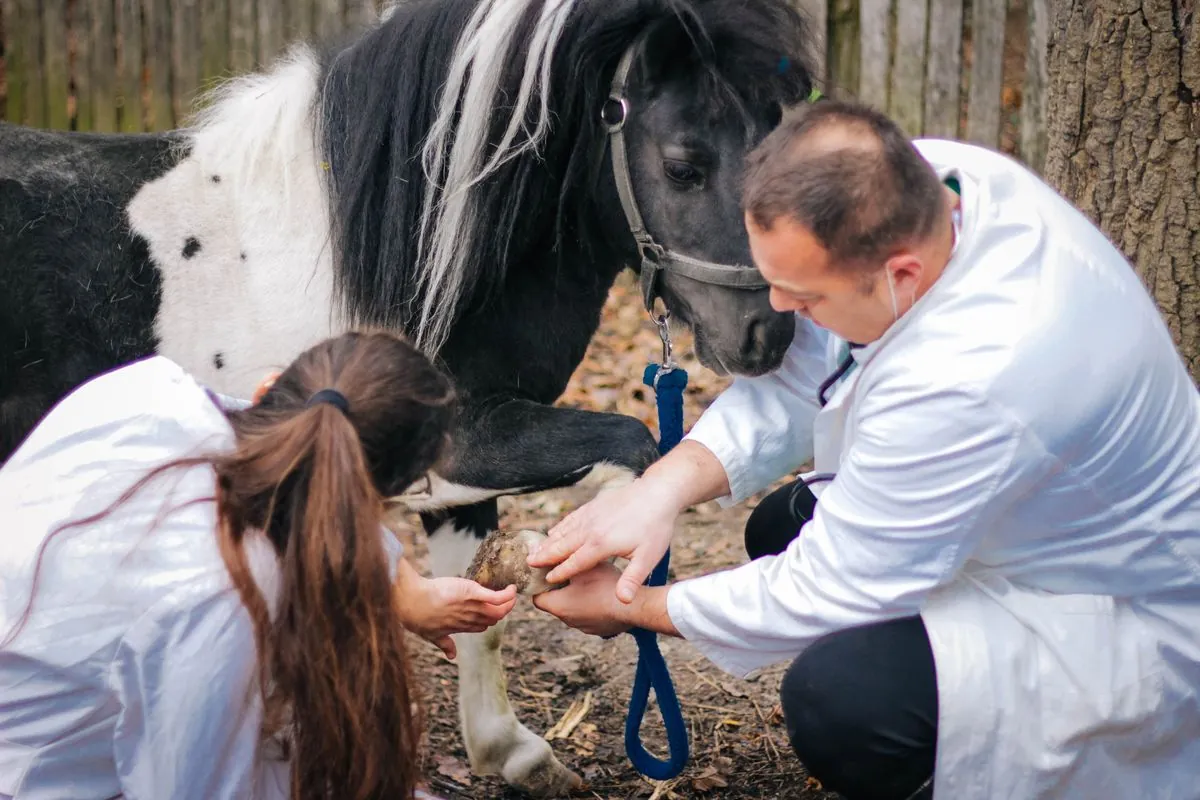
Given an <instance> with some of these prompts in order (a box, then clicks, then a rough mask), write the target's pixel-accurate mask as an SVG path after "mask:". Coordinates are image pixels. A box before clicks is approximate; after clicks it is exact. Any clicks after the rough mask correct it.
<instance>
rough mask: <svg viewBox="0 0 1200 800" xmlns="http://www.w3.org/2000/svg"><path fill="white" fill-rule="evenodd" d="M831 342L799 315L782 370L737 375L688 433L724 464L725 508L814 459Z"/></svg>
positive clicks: (818, 329) (723, 502)
mask: <svg viewBox="0 0 1200 800" xmlns="http://www.w3.org/2000/svg"><path fill="white" fill-rule="evenodd" d="M828 340H829V334H828V332H827V331H825V330H824V329H822V328H820V327H818V326H816V325H814V324H813V323H812V322H810V321H809V320H807V319H804V318H803V317H799V316H797V318H796V334H795V337H794V338H793V340H792V344H791V346H790V347H789V348H788V351H787V353H786V354H785V356H784V359H783V363H782V364H781V365H780V366H779V368H778V369H777V370H775V371H774V372H771V373H768V374H766V375H761V376H758V377H754V378H745V377H739V378H735V379H734V380H733V382H732V383H731V384H730V386H729V387H728V388H727V389H726V390H725V391H724V392H722V393H721V394H720V395H718V396H717V398H716V400H714V401H713V402H712V403H711V404H710V405H709V407H708V408H707V409H706V410H705V412H704V413H703V414H702V415H701V416H700V419H699V420H697V421H696V424H695V425H694V426H693V427H692V429H691V430H690V431H689V432H688V434H687V436H686V437H684V438H685V439H689V440H691V441H694V442H697V443H699V444H701V445H703V446H704V447H705V448H706V449H708V450H709V451H710V452H711V453H712V454H713V455H714V456H716V458H717V460H718V461H720V462H721V466H722V468H724V470H725V476H726V479H727V480H728V481H729V489H730V492H729V494H728V495H726V496H724V497H720V498H718V499H717V501H718V503H719V504H720V505H721V506H723V507H726V508H727V507H729V506H731V505H734V504H736V503H740V502H742V501H743V500H745V499H746V498H747V497H749V496H750V495H752V494H754V493H755V492H757V491H759V490H761V489H762V488H764V487H766V486H767V485H769V484H770V483H771V482H772V481H775V480H777V479H779V478H780V477H782V476H783V475H786V474H787V473H789V472H792V471H795V470H796V469H797V468H799V467H800V465H801V464H803V463H805V462H806V461H808V460H809V459H811V458H812V455H813V420H814V419H815V418H816V415H817V412H818V411H819V410H820V405H819V404H818V402H817V390H818V388H819V387H820V385H821V381H823V380H824V379H825V377H826V371H827V370H826V365H827V359H826V349H827V344H828Z"/></svg>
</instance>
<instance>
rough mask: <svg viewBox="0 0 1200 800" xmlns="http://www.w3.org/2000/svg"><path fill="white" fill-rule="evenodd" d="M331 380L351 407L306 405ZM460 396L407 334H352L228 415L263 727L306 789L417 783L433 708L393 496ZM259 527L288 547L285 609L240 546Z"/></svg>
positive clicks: (233, 552)
mask: <svg viewBox="0 0 1200 800" xmlns="http://www.w3.org/2000/svg"><path fill="white" fill-rule="evenodd" d="M343 340H344V341H343ZM321 389H333V390H335V391H337V392H339V393H340V394H341V395H343V396H344V397H345V398H346V400H347V402H348V409H347V410H346V411H343V410H341V409H340V408H338V407H336V406H335V405H333V404H330V403H317V404H315V405H311V406H308V405H307V400H308V399H309V398H311V397H312V395H313V394H315V393H316V392H317V391H319V390H321ZM451 400H452V394H451V392H450V388H449V384H448V383H447V382H446V381H445V379H444V378H443V377H442V376H441V375H440V374H438V373H437V372H436V371H435V370H434V369H433V368H432V366H430V365H429V364H428V362H426V361H425V360H424V359H423V357H421V356H420V355H419V354H417V353H416V352H415V351H414V350H412V349H411V348H409V346H408V345H407V344H404V343H402V342H400V341H399V340H397V339H395V338H394V337H390V336H389V335H388V334H382V333H372V334H351V335H348V336H347V337H343V339H339V340H336V341H335V342H334V343H332V344H329V345H328V346H326V347H325V348H324V349H318V348H314V350H313V351H310V352H309V353H307V354H305V356H302V357H301V358H300V359H298V360H297V362H296V363H295V364H294V365H293V366H292V367H291V368H289V370H287V371H285V372H284V373H283V374H282V375H281V376H280V377H279V378H278V379H277V380H276V382H275V385H274V386H272V388H271V390H270V391H269V392H268V393H267V395H266V396H265V397H264V398H263V401H262V402H261V404H260V405H258V406H255V407H252V408H251V409H248V410H246V411H244V412H237V413H235V414H234V415H232V416H231V421H232V422H233V425H234V428H235V431H237V433H238V449H237V451H236V452H235V453H233V454H232V455H231V456H230V457H229V458H227V459H224V460H219V461H218V462H217V463H216V464H215V467H216V470H217V474H218V507H219V509H220V516H221V523H220V531H219V535H220V539H221V546H222V552H223V554H224V557H225V560H226V563H227V565H228V567H229V570H230V574H231V575H232V577H233V580H234V584H235V586H237V589H238V591H239V593H240V594H241V596H242V599H243V601H244V602H245V604H246V606H247V608H248V609H249V610H250V613H251V616H252V618H253V619H254V623H255V631H256V639H257V644H258V651H259V654H260V665H261V680H262V688H263V697H264V704H265V709H266V712H267V713H266V729H267V731H266V732H267V733H275V732H278V731H283V732H284V733H286V734H287V738H288V742H289V744H290V756H291V759H292V776H293V797H294V798H300V799H302V800H310V799H315V798H328V797H333V796H336V797H338V798H347V799H348V800H368V799H370V798H407V797H411V796H412V794H413V789H414V788H415V785H416V780H417V762H418V754H417V747H418V741H419V738H420V731H421V720H420V716H419V713H420V712H419V710H418V703H417V702H416V698H415V693H414V692H412V691H410V673H409V659H408V653H407V651H406V648H405V639H404V636H405V634H404V628H403V626H402V625H401V622H400V618H399V616H398V614H397V606H396V600H395V597H394V595H393V587H392V580H391V567H392V566H393V565H391V564H390V563H389V559H388V555H387V550H386V549H385V548H384V543H383V538H382V536H383V528H382V522H383V516H384V508H383V497H384V495H385V494H391V493H395V492H398V491H399V490H400V489H402V488H403V487H405V486H407V485H408V484H409V483H411V482H412V481H413V480H415V479H416V478H417V477H419V476H420V474H421V473H422V472H424V471H425V470H426V469H427V468H428V467H429V466H430V465H431V463H432V462H433V460H434V459H435V458H436V456H437V454H438V453H439V452H440V450H441V447H442V445H443V443H444V441H445V429H446V426H447V425H448V422H449V413H450V404H451ZM255 529H258V530H262V531H265V532H266V534H267V536H268V538H269V539H270V540H271V543H272V544H273V545H274V547H275V549H276V551H277V552H278V553H279V554H280V556H281V561H280V563H281V573H282V586H281V590H280V594H279V598H278V602H279V605H278V609H277V610H276V612H275V614H274V616H273V618H272V617H271V615H269V614H268V611H267V607H266V604H265V602H264V600H263V598H262V596H261V595H260V593H259V590H258V588H257V586H256V584H255V582H254V580H253V579H252V577H251V574H250V570H249V566H248V563H247V557H246V553H245V549H244V547H243V546H242V544H243V542H242V537H243V536H245V535H247V534H248V532H249V531H252V530H255Z"/></svg>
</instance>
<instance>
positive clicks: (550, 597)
mask: <svg viewBox="0 0 1200 800" xmlns="http://www.w3.org/2000/svg"><path fill="white" fill-rule="evenodd" d="M620 578H621V571H620V570H619V569H617V568H616V567H614V566H612V565H611V564H601V565H599V566H597V567H594V568H592V569H590V570H588V571H587V572H581V573H579V574H578V575H576V576H575V577H574V578H572V579H571V583H570V584H568V585H567V586H564V587H563V588H561V589H554V590H552V591H549V592H543V593H542V594H539V595H535V596H534V598H533V604H534V605H535V606H536V607H537V608H539V609H541V610H542V611H545V612H546V613H548V614H553V615H554V616H556V617H558V618H559V619H560V620H562V621H563V622H565V623H566V624H567V625H569V626H570V627H572V628H575V629H576V630H579V631H583V632H584V633H586V634H589V635H591V636H615V635H616V634H618V633H624V632H625V631H627V630H629V629H630V628H631V627H632V625H631V624H630V623H629V622H627V621H626V620H625V614H626V613H627V612H628V610H629V609H628V607H627V606H625V605H624V604H622V603H618V602H617V600H616V597H615V592H614V590H615V589H616V587H617V581H618V580H620Z"/></svg>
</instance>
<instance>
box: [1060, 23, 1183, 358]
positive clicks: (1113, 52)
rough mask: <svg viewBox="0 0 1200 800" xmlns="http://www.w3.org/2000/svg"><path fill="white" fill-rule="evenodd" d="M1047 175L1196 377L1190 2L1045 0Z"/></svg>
mask: <svg viewBox="0 0 1200 800" xmlns="http://www.w3.org/2000/svg"><path fill="white" fill-rule="evenodd" d="M1053 5H1054V9H1053V11H1054V13H1053V15H1052V18H1051V36H1050V50H1049V70H1048V72H1049V75H1050V90H1049V93H1048V94H1049V108H1048V113H1047V121H1048V128H1049V130H1048V138H1049V142H1048V147H1049V151H1048V153H1047V157H1046V165H1045V168H1044V170H1043V172H1044V175H1045V178H1046V180H1047V181H1048V182H1049V183H1050V184H1051V185H1053V186H1054V187H1055V188H1057V189H1058V190H1059V191H1060V192H1061V193H1062V194H1063V195H1064V196H1066V197H1067V198H1068V199H1070V200H1071V201H1072V202H1074V203H1075V204H1076V205H1077V206H1078V207H1079V208H1080V209H1081V210H1082V211H1083V212H1084V213H1085V214H1087V215H1088V216H1089V217H1090V218H1091V219H1092V220H1093V221H1094V222H1096V223H1097V224H1098V225H1099V226H1100V228H1101V229H1102V230H1103V231H1104V232H1105V234H1107V235H1108V237H1109V238H1110V239H1111V240H1112V241H1113V242H1114V243H1115V244H1116V245H1117V246H1118V247H1120V248H1121V250H1122V251H1123V252H1124V253H1125V255H1126V256H1127V257H1128V258H1129V260H1130V261H1131V262H1132V263H1133V264H1134V266H1135V267H1136V269H1137V271H1138V274H1139V276H1140V277H1141V278H1142V281H1143V282H1144V283H1145V284H1146V286H1147V288H1148V289H1149V290H1150V292H1151V293H1152V294H1153V295H1154V298H1155V300H1156V301H1157V303H1158V307H1159V310H1160V311H1161V312H1162V314H1163V317H1164V319H1165V320H1166V322H1167V325H1168V327H1169V328H1170V330H1171V334H1172V336H1173V337H1174V339H1175V344H1176V346H1177V347H1178V348H1179V350H1180V353H1181V355H1182V356H1183V358H1184V360H1185V361H1186V362H1187V365H1188V368H1189V369H1190V371H1191V374H1192V378H1193V380H1196V381H1198V382H1200V189H1198V186H1197V184H1198V181H1200V179H1198V177H1197V171H1198V170H1200V13H1198V12H1197V8H1196V5H1197V3H1196V0H1140V1H1139V0H1056V2H1055V3H1054V4H1053Z"/></svg>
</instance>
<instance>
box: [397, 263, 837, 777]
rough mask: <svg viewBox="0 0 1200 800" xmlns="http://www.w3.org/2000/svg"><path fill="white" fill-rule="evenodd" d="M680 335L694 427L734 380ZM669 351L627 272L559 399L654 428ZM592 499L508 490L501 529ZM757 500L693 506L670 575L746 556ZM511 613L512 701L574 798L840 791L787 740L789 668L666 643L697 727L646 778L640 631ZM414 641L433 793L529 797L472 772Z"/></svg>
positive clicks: (523, 609)
mask: <svg viewBox="0 0 1200 800" xmlns="http://www.w3.org/2000/svg"><path fill="white" fill-rule="evenodd" d="M676 344H677V349H676V356H677V358H678V359H679V361H680V362H681V364H682V365H683V366H684V367H685V368H686V369H687V370H688V376H689V381H688V391H687V393H686V400H685V404H686V405H685V425H689V426H690V425H691V424H692V423H694V422H695V420H696V419H697V417H698V416H699V415H700V412H701V411H702V410H703V409H704V408H705V407H706V406H707V405H708V403H709V402H711V400H712V398H713V397H714V396H715V395H716V394H717V393H718V392H719V391H720V390H721V389H722V388H724V386H725V382H724V381H723V380H721V379H719V378H717V376H715V375H714V374H713V373H711V372H709V371H708V370H706V369H704V368H703V367H701V366H700V365H699V364H698V363H697V362H696V360H695V358H694V355H693V353H692V348H691V340H690V337H688V336H687V334H686V332H680V333H679V334H678V335H677V336H676ZM660 353H661V347H660V344H659V340H658V337H657V334H656V333H655V329H654V326H653V324H652V323H651V322H650V321H649V319H648V318H647V316H646V314H645V312H644V311H643V310H642V307H641V303H640V302H639V298H638V297H637V294H636V292H635V291H633V287H632V284H631V283H630V281H629V280H628V279H627V278H626V279H623V280H622V281H620V282H619V283H618V285H617V286H616V287H615V288H614V290H613V293H612V296H611V297H610V301H609V304H608V306H607V307H606V309H605V314H604V318H603V323H602V327H601V329H600V331H599V333H598V334H597V336H596V338H595V340H594V341H593V344H592V347H591V349H590V350H589V352H588V356H587V358H585V360H584V362H583V364H581V365H580V368H579V370H578V371H577V372H576V374H575V376H574V377H573V379H572V382H571V386H570V388H569V390H568V391H567V393H566V395H565V396H564V398H563V401H562V404H564V405H573V406H577V407H583V408H589V409H593V410H601V411H620V412H621V413H626V414H631V415H633V416H636V417H638V418H641V419H643V420H644V421H645V422H646V423H647V424H649V425H650V427H651V429H652V430H654V431H655V432H656V433H657V427H656V425H655V424H654V423H655V410H654V397H653V393H652V392H647V391H646V390H645V389H644V388H643V387H642V385H641V372H642V369H643V367H644V366H645V364H646V363H647V362H648V361H650V360H654V361H657V360H658V359H659V356H660ZM586 500H587V495H584V494H580V493H576V492H571V491H560V492H553V493H545V494H542V495H536V496H531V497H522V498H505V499H503V500H502V502H501V510H502V514H503V516H502V518H501V526H502V527H504V528H513V527H531V528H535V529H540V530H546V529H548V528H549V527H550V526H551V525H552V524H553V523H554V522H555V521H557V520H558V519H560V518H561V517H562V516H563V515H564V514H565V513H567V512H568V511H570V510H571V509H572V508H574V507H576V506H577V505H579V504H581V503H582V502H585V501H586ZM753 504H754V501H751V502H750V503H747V504H745V505H744V506H742V507H739V508H734V509H727V510H726V509H721V508H720V507H719V506H717V504H716V503H709V504H705V505H703V506H701V507H698V508H696V509H694V510H692V511H689V512H688V513H687V514H685V516H684V518H683V521H682V523H681V525H680V528H679V531H678V535H677V538H676V544H675V546H674V547H673V549H672V556H671V567H672V570H671V572H672V574H671V578H672V580H674V579H679V578H685V577H688V576H692V575H698V574H702V573H705V572H710V571H713V570H717V569H721V568H726V567H731V566H735V565H737V564H741V563H743V562H744V561H745V553H744V551H743V550H742V538H741V537H742V529H743V525H744V523H745V519H746V515H747V514H748V513H749V510H750V508H751V507H752V506H753ZM414 522H415V520H414ZM402 533H404V534H406V535H407V536H411V537H412V538H411V543H412V550H410V552H412V553H413V554H414V556H415V558H416V559H417V561H418V565H419V566H420V567H421V568H422V569H424V568H425V563H424V557H425V547H424V545H425V542H424V536H423V534H420V533H418V532H417V531H416V526H415V525H413V526H412V528H411V529H409V530H405V531H402ZM510 620H511V621H510V623H509V627H508V632H507V635H506V639H505V644H504V648H503V652H504V663H505V666H506V669H507V671H508V682H509V697H510V700H511V702H512V704H513V708H514V709H515V710H516V713H517V716H518V718H519V719H520V720H521V721H522V722H524V723H525V724H526V725H527V726H528V727H529V728H530V729H532V730H533V731H535V732H537V733H540V734H543V735H548V734H552V735H553V736H554V738H553V739H551V742H552V745H553V747H554V749H555V752H556V753H557V754H558V756H559V758H560V759H561V760H562V761H563V762H564V763H565V764H566V765H567V766H568V767H569V768H571V769H574V770H575V771H576V772H577V773H579V774H580V775H582V776H583V777H584V780H585V781H586V782H587V788H586V790H585V791H582V792H580V793H578V794H577V795H576V796H577V797H584V798H605V799H606V800H607V798H654V800H659V798H662V799H663V800H667V799H669V798H670V799H676V800H677V799H678V798H698V797H721V798H734V799H736V798H768V797H769V798H781V799H788V800H799V799H800V798H803V800H819V798H831V797H835V795H832V794H829V793H823V792H822V791H820V787H819V784H817V783H816V782H815V781H813V780H811V779H809V778H808V776H807V774H806V772H805V770H804V768H803V766H802V765H801V764H800V763H799V762H798V761H797V760H796V758H795V756H794V755H793V754H792V752H791V750H790V749H789V747H788V745H787V735H786V732H785V729H784V725H783V720H782V717H781V714H780V710H779V707H778V697H777V691H778V687H779V680H780V677H781V674H782V669H783V667H782V666H780V667H774V668H771V669H767V670H764V671H763V672H762V673H761V674H758V675H756V676H753V678H752V680H748V681H742V680H738V679H735V678H732V677H731V676H729V675H727V674H725V673H723V672H721V671H720V670H718V669H717V668H716V667H714V666H713V665H712V664H711V663H709V662H708V661H707V660H706V659H705V658H703V657H702V656H701V655H700V653H699V652H698V651H696V650H695V649H694V648H693V647H692V646H691V645H689V644H688V643H687V642H684V641H681V640H675V639H660V648H661V649H662V652H663V655H664V657H665V658H666V661H667V664H668V665H669V667H670V669H671V677H672V680H673V682H674V685H675V691H676V694H677V696H678V697H679V700H680V703H681V705H682V707H683V711H684V716H685V718H686V720H687V724H688V727H689V731H690V743H691V760H690V763H689V765H688V767H687V769H686V770H685V771H684V773H683V774H682V775H680V776H679V777H678V778H676V779H674V780H671V781H665V782H657V781H650V780H648V779H645V778H643V777H642V776H641V775H639V774H638V773H637V772H636V771H635V770H634V769H633V767H632V766H631V765H630V763H629V761H628V759H627V757H626V755H625V749H624V726H625V717H626V713H627V710H628V703H629V693H630V690H631V688H632V686H633V674H634V669H635V666H636V663H637V647H636V645H635V644H634V641H633V639H632V637H628V636H622V637H618V638H617V639H614V640H608V641H605V640H601V639H597V638H594V637H589V636H585V635H583V634H581V633H578V632H576V631H573V630H570V629H569V628H567V627H566V626H565V625H563V624H562V623H560V622H559V621H558V620H556V619H554V618H553V617H550V616H548V615H546V614H543V613H541V612H539V611H538V610H537V609H535V608H534V607H533V606H532V604H531V603H529V601H528V600H526V599H522V600H521V601H520V603H519V605H518V607H517V608H516V610H514V612H513V613H512V615H511V617H510ZM414 649H415V650H416V651H417V653H418V656H417V659H416V663H417V665H418V674H419V676H420V680H421V682H422V684H423V687H424V689H425V698H426V712H427V715H428V719H429V726H430V730H429V747H428V756H427V761H426V773H427V775H428V777H429V781H430V784H431V789H433V790H434V791H436V792H438V793H439V794H441V795H442V796H444V797H448V798H455V799H457V798H516V797H520V796H521V795H519V794H518V793H516V792H513V791H511V790H508V789H507V788H506V787H505V786H504V785H503V784H502V783H501V782H500V781H499V780H497V779H495V778H480V777H476V776H473V775H471V774H470V770H469V768H468V767H467V757H466V751H465V750H464V749H463V744H462V736H461V734H460V732H459V729H458V712H457V671H456V668H455V667H454V665H453V664H451V663H450V662H448V661H447V660H446V659H445V658H444V657H442V655H441V653H440V651H436V650H435V649H434V648H432V647H431V646H428V645H425V644H424V643H418V644H417V645H416V646H415V648H414ZM560 722H565V723H566V725H565V726H564V725H563V724H560ZM556 725H558V729H559V730H558V731H555V730H554V728H555V726H556ZM564 727H565V728H566V729H565V730H564ZM643 742H644V743H645V745H646V747H647V748H648V749H649V750H650V751H651V752H653V753H654V754H655V755H657V756H659V757H665V756H666V753H667V749H666V738H665V734H664V732H663V729H662V718H661V716H659V714H658V712H657V709H656V707H655V705H654V701H653V696H652V698H651V708H650V710H649V711H648V712H647V714H646V720H645V722H644V724H643Z"/></svg>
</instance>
